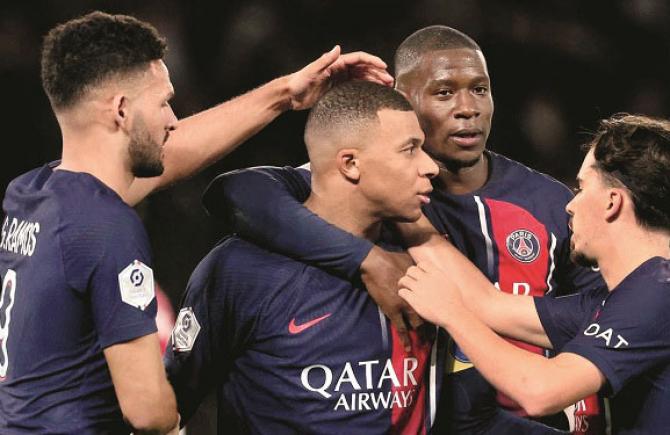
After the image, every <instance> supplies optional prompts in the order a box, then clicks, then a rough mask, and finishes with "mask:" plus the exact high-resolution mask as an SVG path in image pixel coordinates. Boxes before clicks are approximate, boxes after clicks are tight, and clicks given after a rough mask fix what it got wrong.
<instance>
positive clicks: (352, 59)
mask: <svg viewBox="0 0 670 435" xmlns="http://www.w3.org/2000/svg"><path fill="white" fill-rule="evenodd" d="M341 57H342V60H343V61H344V62H345V63H346V64H349V65H352V64H356V65H360V64H367V65H371V66H375V67H377V68H381V69H386V68H387V65H386V63H385V62H384V61H383V60H381V59H380V58H379V57H377V56H374V55H372V54H370V53H366V52H364V51H354V52H352V53H346V54H343V55H342V56H341Z"/></svg>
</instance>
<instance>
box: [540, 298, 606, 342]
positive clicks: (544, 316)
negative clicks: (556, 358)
mask: <svg viewBox="0 0 670 435" xmlns="http://www.w3.org/2000/svg"><path fill="white" fill-rule="evenodd" d="M604 296H605V293H604V292H603V291H598V290H593V291H590V292H584V293H578V294H572V295H568V296H559V297H556V298H546V297H534V298H533V300H534V302H535V309H536V310H537V314H538V316H539V317H540V322H541V323H542V327H543V328H544V331H545V333H546V334H547V337H549V341H551V344H552V346H553V348H554V350H555V351H557V352H560V351H561V349H562V348H563V346H564V345H565V344H566V343H567V342H569V341H570V340H572V338H573V337H574V336H575V335H576V334H577V333H578V332H579V328H580V327H581V326H582V324H583V323H584V319H585V318H586V317H587V316H588V315H589V313H591V312H592V311H593V309H594V308H595V307H596V306H597V304H598V300H599V297H600V298H601V299H602V298H604Z"/></svg>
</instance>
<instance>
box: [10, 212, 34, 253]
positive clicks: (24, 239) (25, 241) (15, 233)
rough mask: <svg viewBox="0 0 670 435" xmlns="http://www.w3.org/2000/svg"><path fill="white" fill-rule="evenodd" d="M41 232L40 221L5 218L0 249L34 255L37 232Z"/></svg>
mask: <svg viewBox="0 0 670 435" xmlns="http://www.w3.org/2000/svg"><path fill="white" fill-rule="evenodd" d="M39 232H40V224H39V222H29V221H22V220H18V219H17V218H12V219H11V222H10V220H9V216H7V217H6V218H5V221H4V222H3V223H2V232H1V233H0V234H1V235H2V238H1V239H0V249H4V250H6V251H9V252H13V253H14V254H20V255H27V256H28V257H30V256H32V255H33V253H34V252H35V247H36V246H37V234H38V233H39Z"/></svg>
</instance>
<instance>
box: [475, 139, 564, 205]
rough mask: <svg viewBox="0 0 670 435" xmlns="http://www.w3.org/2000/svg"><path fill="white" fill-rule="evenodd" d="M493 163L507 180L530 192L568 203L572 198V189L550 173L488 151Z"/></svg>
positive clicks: (548, 199)
mask: <svg viewBox="0 0 670 435" xmlns="http://www.w3.org/2000/svg"><path fill="white" fill-rule="evenodd" d="M488 153H489V155H490V156H491V161H492V164H493V165H495V166H498V167H499V168H500V170H501V171H500V172H501V173H502V174H503V175H502V176H503V177H504V178H505V179H506V181H508V182H510V183H514V184H517V185H518V186H519V187H522V188H523V189H524V190H525V191H528V193H536V194H538V195H544V196H546V199H547V201H552V202H556V201H561V202H562V203H564V204H567V203H568V202H569V201H570V200H571V199H572V196H573V195H572V192H571V191H570V189H569V188H568V187H567V186H566V185H565V184H563V183H561V182H560V181H558V180H556V179H555V178H553V177H552V176H550V175H547V174H545V173H542V172H540V171H536V170H535V169H532V168H530V167H528V166H526V165H524V164H523V163H520V162H517V161H516V160H512V159H510V158H507V157H505V156H503V155H501V154H497V153H494V152H492V151H488Z"/></svg>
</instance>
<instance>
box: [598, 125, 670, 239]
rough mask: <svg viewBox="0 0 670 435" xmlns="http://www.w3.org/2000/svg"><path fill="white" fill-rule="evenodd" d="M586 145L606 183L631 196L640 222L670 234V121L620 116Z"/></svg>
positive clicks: (605, 126) (601, 129)
mask: <svg viewBox="0 0 670 435" xmlns="http://www.w3.org/2000/svg"><path fill="white" fill-rule="evenodd" d="M587 146H588V147H589V149H590V148H593V150H594V157H595V160H596V164H595V167H596V170H598V172H599V173H600V174H601V175H602V176H603V178H604V180H605V182H606V183H608V184H609V185H614V186H623V187H625V188H626V189H628V191H629V192H630V193H631V196H632V198H633V204H634V206H635V216H636V218H637V220H638V222H639V223H640V224H642V225H644V226H646V227H647V228H652V229H660V230H665V231H670V121H667V120H664V119H658V118H651V117H648V116H642V115H629V114H625V113H622V114H617V115H614V116H612V117H611V118H609V119H605V120H602V121H600V127H599V129H598V131H597V132H596V134H595V137H594V138H593V140H592V141H591V142H590V143H589V144H587Z"/></svg>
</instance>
